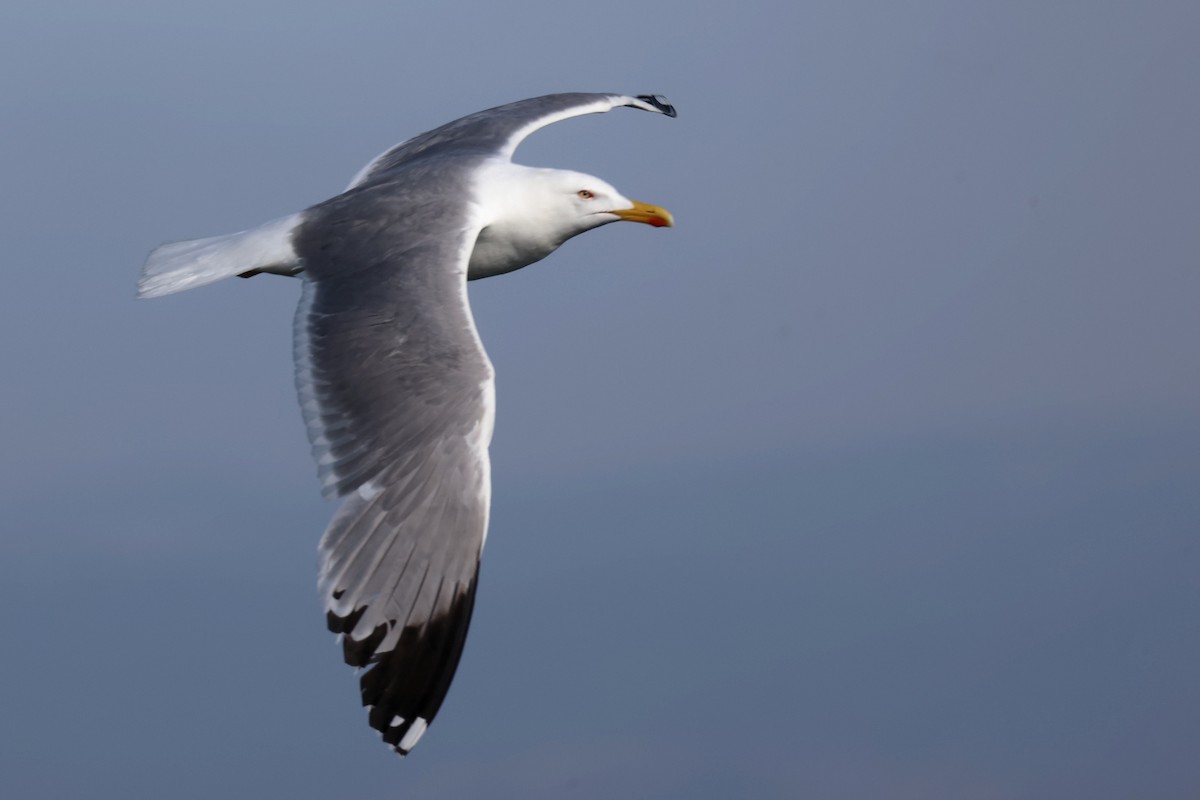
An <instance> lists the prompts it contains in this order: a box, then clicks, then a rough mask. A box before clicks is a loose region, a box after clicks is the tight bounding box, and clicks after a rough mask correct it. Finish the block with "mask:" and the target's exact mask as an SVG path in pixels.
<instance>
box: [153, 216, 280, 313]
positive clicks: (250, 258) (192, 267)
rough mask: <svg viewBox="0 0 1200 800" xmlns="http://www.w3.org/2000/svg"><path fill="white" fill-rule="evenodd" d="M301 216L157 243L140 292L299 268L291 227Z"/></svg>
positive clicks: (171, 290) (160, 292) (160, 291)
mask: <svg viewBox="0 0 1200 800" xmlns="http://www.w3.org/2000/svg"><path fill="white" fill-rule="evenodd" d="M301 221H302V220H301V215H300V214H292V215H291V216H287V217H283V218H282V219H277V220H272V221H271V222H268V223H266V224H265V225H260V226H259V227H257V228H251V229H250V230H248V231H240V232H239V233H230V234H226V235H225V236H212V237H209V238H207V239H192V240H189V241H186V242H172V243H170V244H164V245H162V246H161V247H158V248H155V250H154V251H153V252H152V253H150V255H149V256H148V257H147V258H146V264H145V266H144V267H142V277H141V278H140V279H139V280H138V297H161V296H162V295H164V294H172V293H174V292H182V291H183V290H184V289H194V288H196V287H197V286H204V285H205V284H209V283H213V282H214V281H219V280H221V279H222V278H231V277H233V276H234V275H240V274H242V273H244V272H252V271H254V270H259V271H278V272H288V271H291V270H298V269H299V264H298V262H297V260H296V251H295V249H294V248H293V247H292V231H293V230H295V228H296V226H297V225H299V224H300V222H301Z"/></svg>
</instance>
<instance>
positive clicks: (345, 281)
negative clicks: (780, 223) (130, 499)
mask: <svg viewBox="0 0 1200 800" xmlns="http://www.w3.org/2000/svg"><path fill="white" fill-rule="evenodd" d="M618 107H628V108H635V109H640V110H642V111H650V112H654V113H658V114H665V115H666V116H668V117H674V116H675V109H674V107H673V106H671V105H670V104H669V103H668V102H667V100H666V98H664V97H662V96H660V95H638V96H627V95H620V94H592V93H569V94H552V95H545V96H543V97H534V98H531V99H528V100H521V101H518V102H515V103H509V104H508V105H503V106H498V107H496V108H491V109H488V110H486V111H480V112H477V113H474V114H471V115H469V116H466V117H463V118H461V119H457V120H455V121H453V122H449V123H447V124H445V125H442V126H441V127H439V128H435V129H433V130H431V131H428V132H426V133H422V134H420V135H418V136H415V137H413V138H411V139H408V140H407V141H404V142H401V143H400V144H398V145H396V146H395V147H392V148H391V149H390V150H388V151H386V152H384V153H383V154H381V155H380V156H378V157H377V158H375V159H374V160H373V161H371V162H370V163H369V164H367V165H366V166H365V167H363V169H362V170H360V171H359V173H358V174H357V175H356V176H355V177H354V179H353V180H352V181H351V183H350V185H349V186H348V187H347V188H346V190H345V191H343V192H342V193H341V194H339V195H337V196H336V197H332V198H330V199H329V200H326V201H324V202H322V203H318V204H317V205H314V206H312V207H311V208H308V209H305V210H304V211H300V212H298V213H296V214H291V215H289V216H287V217H283V218H281V219H277V220H274V221H272V222H268V223H266V224H264V225H261V226H259V227H257V228H253V229H251V230H247V231H242V232H240V233H233V234H229V235H225V236H214V237H211V238H207V239H196V240H191V241H185V242H174V243H171V244H166V245H163V246H161V247H159V248H157V249H156V250H154V251H153V252H152V253H151V254H150V256H149V257H148V258H147V260H146V264H145V266H144V268H143V272H142V275H141V278H140V280H139V282H138V296H139V297H158V296H161V295H166V294H172V293H174V292H179V291H182V290H184V289H191V288H195V287H197V286H203V285H205V284H208V283H212V282H213V281H217V280H220V279H222V278H228V277H233V276H235V275H236V276H240V277H244V278H248V277H252V276H254V275H258V274H262V273H270V274H276V275H287V276H292V277H296V278H298V279H299V280H300V285H301V296H300V303H299V306H298V308H297V309H296V316H295V323H294V342H295V365H296V388H297V392H298V394H299V399H300V406H301V409H302V412H303V416H304V422H305V426H306V428H307V431H308V437H309V441H310V442H311V444H312V452H313V456H314V458H315V459H316V462H317V469H318V475H319V477H320V481H321V487H322V491H323V493H324V495H325V496H326V497H327V498H330V499H335V498H341V505H340V507H339V508H338V510H337V512H336V513H335V515H334V517H333V520H332V521H331V522H330V524H329V528H328V529H327V530H326V531H325V535H324V536H323V537H322V539H321V544H320V578H319V582H318V585H319V588H320V593H321V596H322V598H323V601H324V604H325V616H326V621H327V623H328V626H329V630H330V631H332V632H333V633H336V634H338V635H339V637H340V639H341V644H342V650H343V654H344V657H345V660H346V663H347V664H350V665H351V666H354V667H358V668H361V669H362V672H361V675H360V678H359V684H360V689H361V692H362V702H363V705H364V706H365V707H366V708H367V709H368V719H369V722H370V724H371V727H373V728H375V729H376V730H377V731H379V732H380V734H381V735H382V737H383V740H384V742H386V743H387V744H388V745H389V747H391V748H392V749H393V750H394V751H395V752H397V753H399V754H400V755H406V754H407V753H408V752H409V751H410V750H411V749H412V748H413V747H414V746H415V745H416V744H417V741H418V740H419V739H420V738H421V736H422V735H423V734H424V733H425V730H426V728H427V727H428V725H429V724H430V722H432V721H433V718H434V716H436V714H437V712H438V709H439V708H440V707H441V705H442V701H443V699H444V698H445V696H446V692H447V691H448V689H449V688H450V682H451V680H452V679H453V677H454V672H455V670H456V669H457V667H458V662H459V658H460V657H461V655H462V651H463V643H464V642H465V640H466V636H467V628H468V626H469V624H470V621H471V611H472V608H473V607H474V604H475V588H476V581H477V578H478V575H479V562H480V556H481V554H482V552H483V545H484V541H485V539H486V538H487V528H488V509H489V505H490V501H491V475H490V462H489V460H488V445H489V443H490V442H491V438H492V426H493V422H494V419H495V384H494V375H495V373H494V371H493V369H492V364H491V362H490V361H489V360H488V356H487V353H486V352H485V351H484V348H483V343H482V342H481V341H480V339H479V334H478V332H477V331H476V329H475V322H474V319H473V318H472V316H471V309H470V304H469V302H468V298H467V281H469V280H475V279H477V278H487V277H491V276H493V275H501V274H503V273H506V272H512V271H513V270H516V269H520V268H521V267H524V266H526V265H528V264H532V263H534V262H535V261H539V260H541V259H543V258H545V257H546V256H548V255H550V253H552V252H554V250H556V249H557V248H558V247H559V246H560V245H561V244H562V243H563V242H565V241H566V240H567V239H570V238H571V237H573V236H577V235H579V234H581V233H583V232H584V231H589V230H591V229H593V228H598V227H600V226H601V225H607V224H608V223H610V222H618V221H621V220H625V221H629V222H641V223H645V224H647V225H651V226H654V227H669V226H671V225H672V224H673V220H672V218H671V215H670V214H669V213H668V212H667V211H666V210H665V209H662V208H659V207H658V206H653V205H648V204H646V203H640V202H637V201H635V200H630V199H628V198H626V197H625V196H624V195H622V194H621V193H620V192H618V191H617V190H616V189H615V188H613V187H612V186H611V185H609V184H608V183H606V182H605V181H603V180H601V179H599V178H596V177H593V176H591V175H585V174H583V173H580V172H573V171H570V170H561V169H542V168H536V167H528V166H524V165H521V164H516V163H513V161H512V156H513V151H514V150H516V148H517V145H519V144H520V143H521V141H522V140H524V139H525V137H526V136H528V135H529V134H531V133H533V132H534V131H536V130H538V129H539V128H542V127H544V126H546V125H549V124H551V123H554V122H558V121H559V120H564V119H568V118H570V117H575V116H579V115H582V114H595V113H600V112H606V111H609V110H611V109H614V108H618Z"/></svg>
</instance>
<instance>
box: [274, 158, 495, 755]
mask: <svg viewBox="0 0 1200 800" xmlns="http://www.w3.org/2000/svg"><path fill="white" fill-rule="evenodd" d="M431 171H440V174H430V172H431ZM409 177H411V178H413V179H414V181H413V182H411V183H406V184H405V185H392V184H383V183H381V184H376V185H373V186H370V187H364V188H363V189H361V190H357V191H354V192H350V193H347V194H343V195H340V196H338V197H336V198H333V199H332V200H330V201H327V202H326V203H323V204H321V205H319V206H316V207H314V208H312V209H310V210H309V211H307V212H305V220H304V222H303V223H302V224H301V225H300V226H299V227H298V228H297V229H296V233H295V236H294V240H293V241H294V243H295V247H296V252H297V255H298V256H299V258H300V259H301V260H302V263H303V264H304V268H305V271H304V279H303V280H304V284H303V286H304V290H303V296H302V300H301V303H300V307H299V308H298V309H297V314H296V363H297V371H296V374H297V388H298V392H299V395H300V402H301V406H302V408H303V409H304V414H305V419H306V423H307V427H308V432H309V437H310V440H311V442H312V445H313V452H314V455H315V456H316V457H317V461H318V464H319V469H320V472H321V477H322V482H323V485H324V488H325V491H326V493H327V494H331V495H336V496H345V500H344V502H343V505H342V506H341V508H340V509H339V510H338V512H337V514H336V515H335V516H334V519H333V521H332V522H331V523H330V526H329V529H328V530H327V531H326V533H325V536H324V537H323V539H322V541H321V549H320V552H321V562H322V563H321V581H320V590H321V592H322V595H323V597H324V601H325V604H326V616H327V620H328V623H329V628H330V630H331V631H333V632H335V633H338V634H343V638H342V644H343V651H344V655H345V659H346V662H347V663H349V664H351V665H353V666H356V667H367V669H366V671H365V672H364V673H363V674H362V676H361V679H360V686H361V689H362V700H363V705H365V706H367V707H368V708H369V710H370V714H369V720H370V724H371V725H372V726H373V727H374V728H376V729H377V730H379V731H380V732H381V733H382V734H383V738H384V740H385V741H386V742H387V743H388V744H390V745H391V746H392V747H393V748H395V749H396V750H397V751H398V752H400V753H401V754H404V753H407V752H408V750H409V749H411V748H412V747H413V745H415V744H416V742H417V740H418V739H419V738H420V736H421V734H422V733H424V730H425V727H426V726H427V725H428V723H429V722H430V721H431V720H432V719H433V717H434V715H435V714H436V713H437V711H438V708H439V707H440V706H441V703H442V699H443V698H444V697H445V695H446V691H447V690H448V689H449V686H450V681H451V679H452V678H453V675H454V671H455V669H456V667H457V665H458V660H459V657H460V655H461V653H462V648H463V643H464V641H465V638H466V634H467V627H468V625H469V623H470V618H471V610H472V607H473V605H474V598H475V581H476V576H477V573H478V565H479V556H480V552H481V550H482V547H483V540H484V536H485V534H486V530H487V520H488V503H489V499H490V491H491V490H490V474H489V465H488V455H487V445H488V441H489V440H490V438H491V427H492V418H493V417H492V415H493V382H492V379H493V373H492V367H491V364H490V362H489V361H488V359H487V355H486V353H485V352H484V350H483V347H482V345H481V344H480V342H479V337H478V335H477V333H476V331H475V326H474V322H473V320H472V318H471V312H470V308H469V307H468V304H467V297H466V268H467V262H468V259H469V255H470V250H471V246H472V245H473V243H474V240H475V236H476V234H477V232H478V229H477V227H476V226H475V225H474V223H473V222H472V220H471V219H470V218H469V214H470V204H468V203H466V202H464V201H463V198H464V197H465V193H466V191H467V190H468V187H467V186H466V185H465V181H466V176H465V170H464V169H463V168H462V167H461V166H459V167H454V166H445V165H443V166H438V165H436V164H433V165H428V166H427V168H426V169H425V170H424V171H421V172H420V174H416V175H412V176H409ZM420 186H437V187H438V188H439V191H438V192H437V193H436V194H433V193H429V192H424V193H423V192H421V191H420V190H419V187H420ZM413 187H416V188H415V189H414V188H413Z"/></svg>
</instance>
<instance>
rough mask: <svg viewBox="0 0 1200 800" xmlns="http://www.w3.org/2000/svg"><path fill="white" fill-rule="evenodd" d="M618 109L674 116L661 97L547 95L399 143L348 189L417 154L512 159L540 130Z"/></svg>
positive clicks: (382, 174)
mask: <svg viewBox="0 0 1200 800" xmlns="http://www.w3.org/2000/svg"><path fill="white" fill-rule="evenodd" d="M618 106H628V107H630V108H638V109H641V110H643V111H653V112H656V113H659V114H666V115H667V116H668V117H673V116H675V108H674V106H672V105H671V104H670V103H668V102H667V99H666V98H665V97H663V96H662V95H638V96H636V97H631V96H629V95H622V94H596V93H591V92H569V93H564V94H547V95H543V96H541V97H532V98H530V99H528V100H518V101H517V102H515V103H509V104H508V105H503V106H497V107H496V108H489V109H487V110H485V111H478V112H476V113H474V114H470V115H468V116H465V117H462V118H461V119H456V120H454V121H453V122H448V123H446V124H445V125H442V126H441V127H440V128H434V129H433V130H431V131H428V132H427V133H422V134H421V135H419V136H415V137H413V138H412V139H409V140H407V141H404V142H401V143H400V144H398V145H396V146H395V147H393V148H391V149H390V150H388V151H387V152H385V153H383V154H382V155H380V156H378V157H377V158H375V159H374V160H373V161H372V162H371V163H369V164H367V165H366V166H365V167H363V168H362V169H361V170H360V171H359V173H358V174H357V175H355V176H354V179H353V180H352V181H351V182H350V186H349V187H348V188H354V187H355V186H359V185H361V184H364V183H366V182H368V181H371V180H375V179H377V178H379V177H381V176H384V175H385V173H387V172H388V171H389V170H392V169H394V168H396V167H397V166H399V165H401V164H404V163H405V162H407V161H410V160H412V159H414V158H417V157H418V156H422V155H427V154H431V153H437V152H445V151H450V150H454V151H457V152H460V153H461V152H463V151H470V150H474V151H478V152H480V153H483V154H487V155H492V156H495V155H500V156H502V157H504V158H512V154H513V151H514V150H516V149H517V145H519V144H520V143H521V141H522V140H523V139H524V138H525V137H526V136H528V135H529V134H531V133H533V132H534V131H536V130H537V129H538V128H543V127H545V126H547V125H550V124H552V123H555V122H558V121H560V120H564V119H568V118H570V117H577V116H580V115H582V114H599V113H602V112H605V111H609V110H611V109H614V108H617V107H618Z"/></svg>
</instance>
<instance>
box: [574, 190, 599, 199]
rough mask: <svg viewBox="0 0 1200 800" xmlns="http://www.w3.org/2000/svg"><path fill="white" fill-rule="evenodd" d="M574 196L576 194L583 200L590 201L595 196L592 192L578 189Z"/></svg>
mask: <svg viewBox="0 0 1200 800" xmlns="http://www.w3.org/2000/svg"><path fill="white" fill-rule="evenodd" d="M576 194H578V195H579V196H580V197H582V198H583V199H584V200H591V199H592V198H593V197H595V196H596V195H595V194H593V193H592V192H589V191H588V190H587V189H580V190H579V191H578V192H576Z"/></svg>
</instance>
